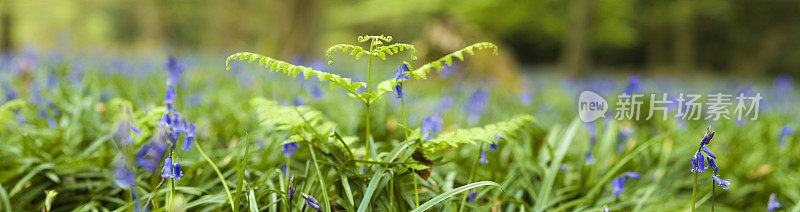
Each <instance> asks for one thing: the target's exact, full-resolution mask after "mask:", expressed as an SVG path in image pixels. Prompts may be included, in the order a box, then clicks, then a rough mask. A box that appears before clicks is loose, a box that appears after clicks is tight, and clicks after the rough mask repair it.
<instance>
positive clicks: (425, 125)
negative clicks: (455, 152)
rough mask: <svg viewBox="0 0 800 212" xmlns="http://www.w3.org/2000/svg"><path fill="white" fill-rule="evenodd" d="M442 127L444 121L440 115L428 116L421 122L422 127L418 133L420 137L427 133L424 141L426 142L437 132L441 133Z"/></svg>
mask: <svg viewBox="0 0 800 212" xmlns="http://www.w3.org/2000/svg"><path fill="white" fill-rule="evenodd" d="M443 125H444V121H442V117H441V116H440V115H438V114H434V115H431V116H428V117H427V118H425V120H423V121H422V127H421V129H420V130H421V131H420V133H421V134H422V135H425V134H426V133H427V136H426V137H425V140H428V139H430V138H431V137H432V135H433V134H436V133H438V132H439V131H441V130H442V126H443Z"/></svg>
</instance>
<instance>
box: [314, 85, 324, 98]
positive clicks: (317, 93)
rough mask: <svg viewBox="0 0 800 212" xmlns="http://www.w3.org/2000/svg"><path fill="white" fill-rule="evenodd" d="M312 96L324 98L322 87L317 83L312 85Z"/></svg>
mask: <svg viewBox="0 0 800 212" xmlns="http://www.w3.org/2000/svg"><path fill="white" fill-rule="evenodd" d="M311 96H312V97H314V99H321V98H322V89H320V88H319V86H317V85H316V84H314V85H312V86H311Z"/></svg>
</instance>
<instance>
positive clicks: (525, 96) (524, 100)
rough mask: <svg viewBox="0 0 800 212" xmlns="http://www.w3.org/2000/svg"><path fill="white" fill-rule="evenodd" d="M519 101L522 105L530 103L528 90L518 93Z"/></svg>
mask: <svg viewBox="0 0 800 212" xmlns="http://www.w3.org/2000/svg"><path fill="white" fill-rule="evenodd" d="M519 102H520V103H522V105H525V106H528V105H530V104H531V93H530V92H528V91H527V90H525V91H522V93H521V94H519Z"/></svg>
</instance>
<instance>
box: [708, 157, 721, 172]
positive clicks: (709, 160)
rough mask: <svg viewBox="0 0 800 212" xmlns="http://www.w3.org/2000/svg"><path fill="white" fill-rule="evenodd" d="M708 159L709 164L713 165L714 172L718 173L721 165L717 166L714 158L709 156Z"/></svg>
mask: <svg viewBox="0 0 800 212" xmlns="http://www.w3.org/2000/svg"><path fill="white" fill-rule="evenodd" d="M706 159H708V166H711V169H714V174H715V175H716V174H717V172H718V171H719V167H717V163H716V162H714V159H712V158H711V157H708V158H706Z"/></svg>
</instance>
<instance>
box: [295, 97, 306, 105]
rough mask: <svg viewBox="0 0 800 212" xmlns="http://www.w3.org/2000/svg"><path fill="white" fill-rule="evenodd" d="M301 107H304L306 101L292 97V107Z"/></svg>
mask: <svg viewBox="0 0 800 212" xmlns="http://www.w3.org/2000/svg"><path fill="white" fill-rule="evenodd" d="M303 105H306V100H303V98H302V97H300V96H296V97H294V106H303Z"/></svg>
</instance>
